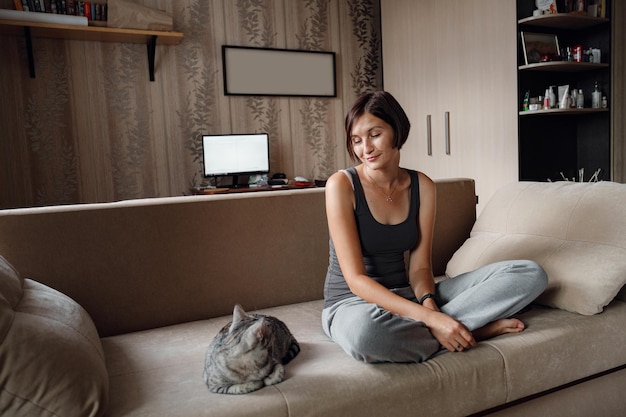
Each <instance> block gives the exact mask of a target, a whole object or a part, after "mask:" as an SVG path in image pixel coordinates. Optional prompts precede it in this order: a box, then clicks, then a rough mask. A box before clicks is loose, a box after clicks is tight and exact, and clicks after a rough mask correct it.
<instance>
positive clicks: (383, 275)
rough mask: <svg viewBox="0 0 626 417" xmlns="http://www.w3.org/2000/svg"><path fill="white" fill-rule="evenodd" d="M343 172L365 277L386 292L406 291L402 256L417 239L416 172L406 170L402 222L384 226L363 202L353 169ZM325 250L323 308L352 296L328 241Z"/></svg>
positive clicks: (357, 179) (361, 192)
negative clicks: (347, 180)
mask: <svg viewBox="0 0 626 417" xmlns="http://www.w3.org/2000/svg"><path fill="white" fill-rule="evenodd" d="M346 171H347V172H348V173H349V174H350V175H351V177H352V184H353V187H354V196H355V200H356V207H355V209H354V218H355V220H356V225H357V230H358V232H359V240H360V242H361V250H362V252H363V262H364V264H365V270H366V272H367V275H368V276H369V277H370V278H372V279H374V280H376V281H378V282H379V283H381V284H382V285H384V286H385V287H387V288H390V289H392V288H399V287H406V286H407V285H409V282H408V277H407V273H406V267H405V263H404V253H405V252H406V251H408V250H411V249H413V248H414V247H415V245H416V244H417V241H418V238H419V236H418V228H417V215H418V212H419V206H420V193H419V181H418V178H417V171H413V170H408V169H407V170H406V171H407V172H408V173H409V176H410V177H411V195H410V202H411V207H410V209H409V215H408V217H407V218H406V220H404V221H403V222H402V223H399V224H395V225H385V224H381V223H379V222H378V221H376V219H375V218H374V216H373V215H372V213H371V212H370V209H369V206H368V205H367V201H366V200H365V194H364V193H363V186H362V185H361V181H360V179H359V176H358V174H357V172H356V169H355V168H349V169H347V170H346ZM329 247H330V256H329V265H328V272H327V273H326V282H325V284H324V308H326V307H330V306H332V305H333V304H335V303H336V302H338V301H341V300H344V299H346V298H349V297H353V296H354V294H353V293H352V292H351V291H350V288H349V287H348V284H347V283H346V280H345V278H344V277H343V274H342V273H341V268H340V267H339V261H338V260H337V254H336V252H335V246H334V244H333V240H332V237H331V239H330V242H329Z"/></svg>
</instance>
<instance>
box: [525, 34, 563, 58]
mask: <svg viewBox="0 0 626 417" xmlns="http://www.w3.org/2000/svg"><path fill="white" fill-rule="evenodd" d="M521 34H522V47H523V50H524V62H525V63H526V65H528V64H534V63H537V62H541V61H545V60H548V61H552V60H553V59H554V58H555V57H557V56H559V55H560V49H559V39H558V37H557V36H556V35H555V34H548V33H534V32H521Z"/></svg>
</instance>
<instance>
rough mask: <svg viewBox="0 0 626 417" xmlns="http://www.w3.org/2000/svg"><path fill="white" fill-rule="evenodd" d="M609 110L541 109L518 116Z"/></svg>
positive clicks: (604, 109)
mask: <svg viewBox="0 0 626 417" xmlns="http://www.w3.org/2000/svg"><path fill="white" fill-rule="evenodd" d="M608 111H609V109H606V108H600V109H594V108H584V109H545V110H544V109H541V110H526V111H521V112H519V115H520V116H547V115H559V114H561V115H566V114H588V113H601V112H608Z"/></svg>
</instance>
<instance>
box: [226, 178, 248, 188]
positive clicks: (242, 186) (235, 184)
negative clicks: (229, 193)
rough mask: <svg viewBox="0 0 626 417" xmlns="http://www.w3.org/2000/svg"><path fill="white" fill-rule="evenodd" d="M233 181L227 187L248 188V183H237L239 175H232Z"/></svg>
mask: <svg viewBox="0 0 626 417" xmlns="http://www.w3.org/2000/svg"><path fill="white" fill-rule="evenodd" d="M232 178H233V181H232V183H231V185H230V187H229V188H249V187H250V186H249V185H248V184H239V175H232Z"/></svg>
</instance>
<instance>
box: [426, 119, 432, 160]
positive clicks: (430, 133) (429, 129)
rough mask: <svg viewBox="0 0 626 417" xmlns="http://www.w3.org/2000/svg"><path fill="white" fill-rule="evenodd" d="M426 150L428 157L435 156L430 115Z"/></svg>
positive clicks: (427, 122)
mask: <svg viewBox="0 0 626 417" xmlns="http://www.w3.org/2000/svg"><path fill="white" fill-rule="evenodd" d="M426 150H427V152H428V156H433V131H432V128H431V125H430V114H429V115H426Z"/></svg>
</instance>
